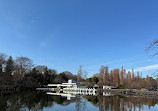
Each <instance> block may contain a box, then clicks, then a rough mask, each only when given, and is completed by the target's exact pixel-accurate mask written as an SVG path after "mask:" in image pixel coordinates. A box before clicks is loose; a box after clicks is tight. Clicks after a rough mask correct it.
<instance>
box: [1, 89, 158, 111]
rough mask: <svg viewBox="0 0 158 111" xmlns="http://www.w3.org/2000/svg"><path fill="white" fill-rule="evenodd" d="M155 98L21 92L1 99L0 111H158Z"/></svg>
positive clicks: (108, 94)
mask: <svg viewBox="0 0 158 111" xmlns="http://www.w3.org/2000/svg"><path fill="white" fill-rule="evenodd" d="M157 104H158V99H157V98H147V97H133V96H131V97H125V96H120V95H112V94H110V93H104V94H102V95H100V94H96V95H79V94H77V95H74V94H65V95H64V94H63V93H58V94H55V93H52V92H49V93H48V94H46V92H36V91H24V92H16V93H15V94H11V95H3V96H1V97H0V111H6V110H7V111H29V110H31V111H51V110H53V111H54V110H55V111H58V110H61V111H62V110H63V108H64V110H65V111H66V110H69V111H74V110H76V111H82V110H84V111H91V110H93V111H95V110H96V111H99V110H100V111H148V110H151V111H158V105H157Z"/></svg>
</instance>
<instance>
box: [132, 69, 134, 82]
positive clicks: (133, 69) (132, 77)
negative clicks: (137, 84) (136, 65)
mask: <svg viewBox="0 0 158 111" xmlns="http://www.w3.org/2000/svg"><path fill="white" fill-rule="evenodd" d="M132 80H135V77H134V69H132Z"/></svg>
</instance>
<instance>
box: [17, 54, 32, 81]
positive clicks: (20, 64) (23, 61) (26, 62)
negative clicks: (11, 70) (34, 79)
mask: <svg viewBox="0 0 158 111" xmlns="http://www.w3.org/2000/svg"><path fill="white" fill-rule="evenodd" d="M15 64H16V70H15V74H18V75H19V76H20V79H22V77H24V75H25V74H26V73H28V72H30V71H31V69H32V68H33V66H34V65H33V62H32V60H31V59H29V58H28V57H17V58H16V60H15ZM16 76H17V75H16Z"/></svg>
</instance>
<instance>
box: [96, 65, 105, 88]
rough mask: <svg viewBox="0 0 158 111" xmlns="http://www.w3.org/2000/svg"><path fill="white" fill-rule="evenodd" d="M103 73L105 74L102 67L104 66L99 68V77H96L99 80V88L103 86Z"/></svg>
mask: <svg viewBox="0 0 158 111" xmlns="http://www.w3.org/2000/svg"><path fill="white" fill-rule="evenodd" d="M104 73H105V67H104V66H101V67H100V70H99V76H98V79H99V82H98V85H99V86H100V87H102V86H103V80H104Z"/></svg>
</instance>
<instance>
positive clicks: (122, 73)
mask: <svg viewBox="0 0 158 111" xmlns="http://www.w3.org/2000/svg"><path fill="white" fill-rule="evenodd" d="M123 83H124V70H123V66H122V69H121V77H120V84H121V85H123Z"/></svg>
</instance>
